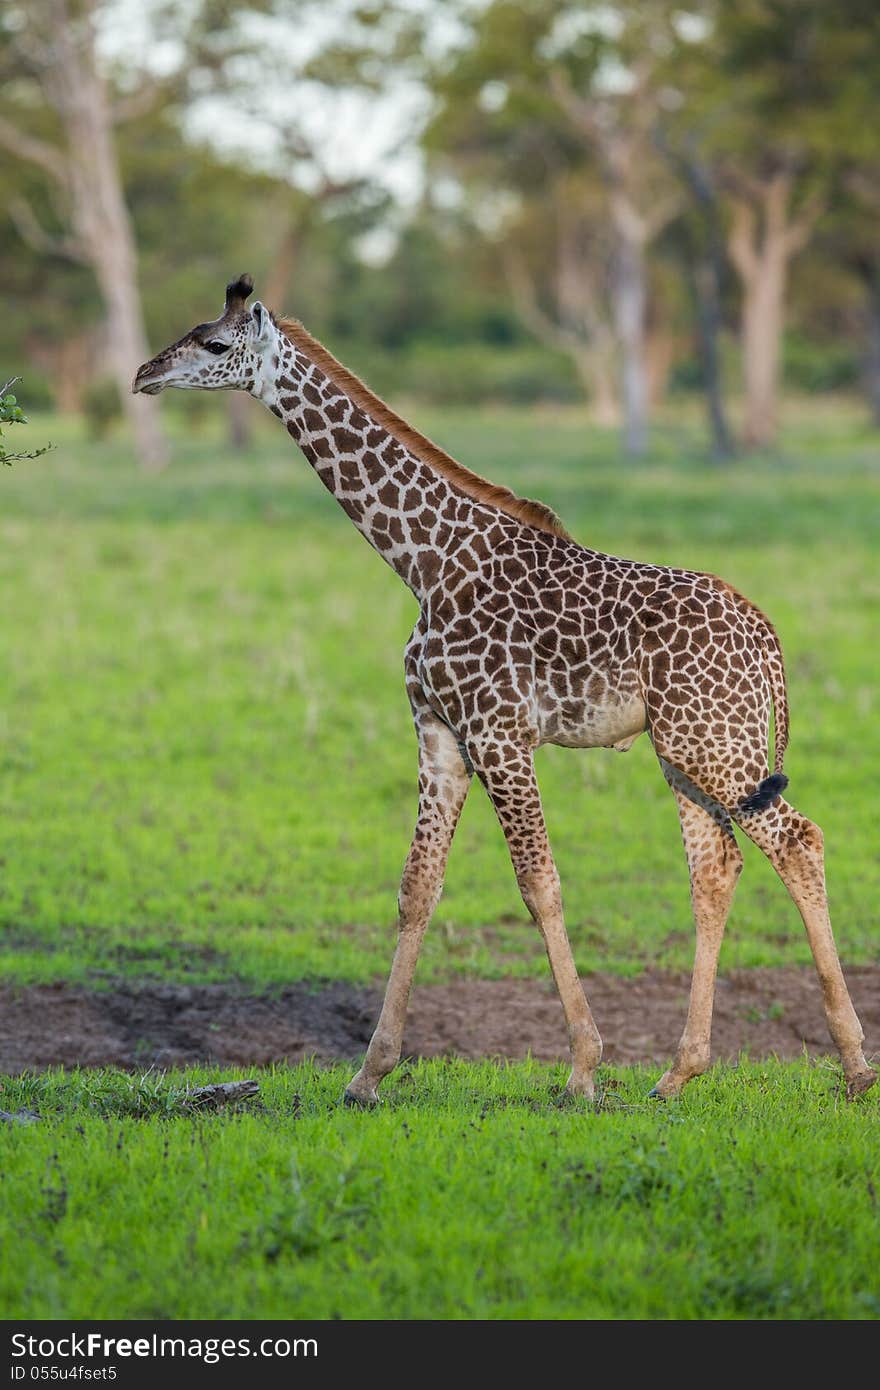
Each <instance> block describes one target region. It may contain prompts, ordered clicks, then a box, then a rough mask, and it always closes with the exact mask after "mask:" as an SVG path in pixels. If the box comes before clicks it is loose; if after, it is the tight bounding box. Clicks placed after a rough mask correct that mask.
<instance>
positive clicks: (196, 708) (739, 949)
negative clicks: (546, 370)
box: [0, 364, 880, 985]
mask: <svg viewBox="0 0 880 1390" xmlns="http://www.w3.org/2000/svg"><path fill="white" fill-rule="evenodd" d="M365 365H366V364H365ZM368 379H369V377H368ZM188 399H189V397H187V396H184V395H183V393H181V395H180V396H179V397H177V398H171V399H170V400H169V405H174V404H177V405H179V406H180V407H181V408H183V407H185V406H186V404H187V401H188ZM192 399H202V400H207V401H208V404H209V407H210V411H209V415H208V417H206V420H205V422H204V423H203V425H202V426H201V429H200V431H199V433H198V434H194V433H193V431H192V430H191V428H190V426H189V424H188V423H185V417H183V416H179V417H175V415H173V414H172V411H171V410H169V408H168V406H166V418H167V420H168V423H169V425H171V426H172V427H173V428H172V435H173V439H174V446H175V458H174V462H173V464H172V466H171V467H170V468H169V469H168V470H167V471H166V472H165V473H163V474H162V475H161V476H160V477H151V478H147V477H144V476H142V475H140V474H139V473H138V472H137V471H136V469H135V468H134V467H133V465H132V462H131V459H130V455H129V453H128V450H127V448H126V447H125V445H124V443H122V442H120V441H119V440H118V439H117V440H112V439H108V440H107V441H106V442H101V441H97V442H94V443H92V442H88V441H86V440H84V439H83V438H82V437H81V436H80V435H77V434H75V433H73V431H72V426H70V425H68V426H66V432H65V427H63V426H62V425H60V424H58V423H57V422H56V423H53V426H52V432H53V436H54V437H56V438H57V437H58V435H60V441H61V443H62V444H63V447H62V448H59V449H56V450H55V452H54V453H53V454H52V455H50V456H49V457H48V458H47V459H46V460H45V461H44V465H41V467H40V469H39V470H34V469H31V470H22V469H18V470H15V471H13V472H12V473H10V474H9V476H7V478H6V479H5V480H4V481H5V486H4V490H3V506H2V510H0V591H2V592H4V593H14V594H15V602H14V603H9V604H6V605H4V607H3V611H2V616H0V650H2V651H3V652H4V654H5V655H4V679H3V682H2V685H0V822H2V825H3V853H2V857H3V859H4V860H5V864H4V867H3V875H2V879H0V927H2V928H3V930H4V932H5V937H6V939H5V945H4V950H3V952H2V955H0V962H2V964H0V970H2V974H3V975H5V978H6V979H8V980H10V981H14V980H36V979H42V980H57V979H66V980H89V979H91V980H94V981H97V982H100V981H101V980H102V979H105V978H106V975H107V973H108V972H109V974H110V975H115V974H122V975H125V976H128V977H131V978H142V977H143V976H145V975H149V976H159V977H161V976H165V977H169V978H172V979H178V980H186V979H190V978H191V979H227V980H228V979H232V978H239V979H241V980H244V981H246V982H248V983H250V984H267V985H271V984H275V983H281V982H284V981H286V980H289V979H310V978H311V979H314V978H317V977H327V978H341V979H347V980H351V981H360V982H365V981H369V980H373V979H376V980H378V979H381V978H382V977H383V975H384V974H385V972H386V971H387V968H388V963H389V960H390V955H391V951H392V948H393V941H394V923H395V904H396V896H397V887H398V881H399V876H400V872H401V868H402V865H403V861H404V858H405V855H406V851H407V848H408V844H409V836H410V834H411V831H412V824H413V818H414V814H415V796H416V750H415V741H414V737H413V733H412V726H411V720H410V714H409V707H408V705H407V702H406V699H405V696H404V693H403V685H402V671H401V654H402V650H403V645H404V642H405V640H406V637H407V635H408V633H409V631H410V629H411V627H412V624H413V622H414V621H415V617H416V610H415V605H414V603H413V600H412V598H411V596H410V595H409V593H408V592H407V590H406V589H405V588H404V587H403V585H402V584H401V583H400V581H399V580H398V579H397V577H396V576H395V575H394V574H393V573H392V572H391V571H390V570H389V569H388V568H387V567H386V566H385V565H383V564H382V563H381V561H380V560H379V559H378V557H377V556H376V555H375V554H374V553H373V552H372V551H371V550H370V549H369V548H368V547H367V546H365V545H364V544H363V543H362V542H361V540H360V538H359V537H358V536H357V535H356V534H355V533H354V531H353V530H352V528H351V526H350V524H349V522H348V521H347V519H346V518H345V516H344V515H343V513H342V512H341V510H340V509H339V508H337V506H336V505H335V503H334V502H333V500H332V498H330V497H328V495H327V494H326V493H325V491H324V489H323V488H322V487H321V485H320V483H319V482H318V480H317V479H316V478H315V476H314V474H313V473H312V472H311V470H310V469H309V468H308V466H307V465H306V464H305V462H304V461H303V459H302V458H301V457H300V456H299V455H298V453H297V451H296V450H295V448H294V447H293V445H292V444H291V443H290V442H289V441H288V440H287V438H286V436H285V434H284V432H283V431H282V430H280V429H279V428H278V426H277V424H276V423H275V422H274V421H272V420H271V418H269V417H268V416H266V417H265V422H264V421H263V417H260V416H258V417H257V432H256V434H255V437H254V441H253V445H252V448H251V450H250V451H249V452H248V453H246V454H244V455H241V456H237V457H232V456H230V455H228V454H226V453H225V452H224V450H223V446H222V443H221V437H222V428H221V426H222V411H221V410H220V409H219V408H218V407H219V406H220V405H221V403H220V402H218V401H216V400H213V401H212V400H211V399H210V398H209V397H201V398H200V397H198V396H196V395H195V394H194V395H193V396H192ZM791 415H792V420H793V424H792V426H791V429H790V431H789V433H788V435H787V440H786V448H785V452H784V453H783V454H782V455H779V456H774V455H764V456H761V457H758V458H756V459H752V460H743V461H741V462H740V463H738V464H737V466H736V469H735V470H733V471H724V470H715V469H709V468H707V467H706V465H705V460H704V458H703V455H702V453H701V450H700V444H699V435H698V432H697V431H696V429H694V430H691V429H689V428H688V427H687V426H686V424H685V423H683V422H681V421H679V422H670V423H669V424H668V425H667V427H666V428H665V429H664V430H659V431H658V437H657V439H656V441H655V444H654V447H653V452H652V453H651V455H650V456H649V459H648V460H647V461H646V463H645V464H644V465H643V466H640V467H638V468H636V467H632V466H625V465H624V464H623V463H622V462H621V459H620V455H619V450H618V447H617V443H616V440H615V439H614V437H613V436H612V435H611V434H603V433H602V432H601V431H598V430H591V429H589V428H588V427H587V425H586V423H585V420H584V417H583V415H582V414H581V413H580V412H578V411H572V410H571V409H566V408H564V407H562V406H554V407H552V408H551V409H548V410H546V411H543V412H540V411H533V412H529V413H525V412H515V411H501V410H498V411H494V412H483V413H476V412H448V411H444V412H442V413H431V412H425V411H417V412H416V413H415V415H414V420H415V423H417V424H418V425H419V426H421V427H422V428H423V429H424V430H425V431H426V432H427V433H428V434H429V435H430V436H431V437H432V438H435V439H437V440H438V442H439V443H440V444H442V445H443V446H445V447H447V448H448V449H450V450H451V452H452V453H453V454H454V455H455V456H456V457H458V458H461V459H462V460H463V461H464V462H465V463H467V464H469V465H470V466H471V467H473V468H475V469H476V470H477V471H478V472H480V473H482V474H484V475H486V476H488V477H490V478H492V479H494V480H496V481H498V482H504V483H508V484H509V485H511V486H512V487H513V488H515V489H516V490H517V491H518V492H519V493H521V494H525V495H526V496H532V497H540V498H543V499H545V500H546V501H547V502H549V503H550V504H552V505H553V506H554V507H555V508H556V509H557V510H558V512H559V513H560V515H561V516H562V517H563V518H564V519H565V521H566V523H567V524H568V525H569V526H570V527H571V528H572V530H573V532H574V534H575V535H576V536H578V537H579V538H581V539H582V540H583V541H584V542H586V543H588V544H590V545H594V546H596V547H598V548H600V549H603V550H606V551H610V552H612V553H614V554H623V555H632V556H636V557H640V558H644V559H649V560H659V561H665V562H668V563H674V564H681V565H687V566H691V567H693V568H697V569H706V570H712V571H714V572H716V573H721V574H723V575H725V576H726V577H727V578H729V579H730V580H731V581H732V582H733V583H735V584H737V585H738V586H739V587H740V588H741V589H743V590H744V591H745V592H746V593H747V594H749V595H750V597H752V598H753V599H754V600H755V601H756V602H757V603H759V604H760V605H761V606H762V607H763V608H764V609H766V610H767V611H768V612H769V613H770V614H771V616H772V617H773V619H774V621H775V622H776V624H777V625H778V627H779V630H780V632H781V635H782V638H783V641H784V643H785V649H786V653H787V658H788V666H789V675H790V682H791V704H792V726H793V736H792V743H791V746H790V749H789V754H788V756H787V758H786V771H787V772H788V774H789V776H790V777H791V795H792V799H793V800H794V803H795V804H796V805H797V806H799V807H800V808H801V809H802V810H803V811H804V812H805V813H807V814H808V815H810V816H811V817H813V818H814V819H815V820H817V821H818V822H819V823H820V824H821V825H822V826H823V828H824V830H825V835H826V842H827V847H828V878H829V888H830V893H831V904H832V914H833V917H834V921H835V928H836V931H837V935H838V940H839V943H840V946H841V951H842V954H843V958H844V960H845V961H846V962H847V963H857V962H859V961H871V960H874V959H875V958H876V939H877V929H878V921H877V903H878V902H880V878H878V862H877V856H876V843H875V836H874V820H875V818H874V815H873V810H872V808H873V806H874V800H875V788H876V769H877V756H878V732H877V721H876V719H875V718H874V717H873V709H874V705H873V703H872V701H873V700H874V699H875V696H874V693H873V692H874V687H875V684H876V682H875V672H874V669H873V662H874V655H873V653H874V628H875V608H876V593H875V586H874V584H873V578H872V576H873V575H874V572H875V568H876V564H875V557H876V545H877V537H876V515H877V489H878V478H877V451H876V447H875V445H874V443H873V439H872V436H871V435H870V433H869V432H868V431H867V430H865V429H863V428H862V427H861V426H860V425H859V424H858V423H857V422H856V417H852V416H846V415H841V414H840V413H838V414H832V413H828V414H825V413H824V407H823V411H822V412H820V411H818V410H813V411H811V410H810V409H809V408H807V407H805V406H804V404H803V402H799V403H798V404H797V407H796V408H795V407H794V406H793V407H792V410H791ZM175 418H176V419H177V420H178V423H177V425H176V426H175V425H174V421H175ZM794 422H796V423H794ZM56 432H57V433H56ZM854 748H857V749H858V756H854V754H853V749H854ZM538 767H539V775H540V778H541V784H542V790H543V795H544V802H545V806H546V812H547V816H548V821H549V826H550V833H551V838H552V841H553V844H554V848H555V851H556V855H557V859H558V862H559V867H560V872H561V876H562V882H563V891H564V899H565V906H566V912H567V917H568V922H569V925H570V929H571V936H572V941H573V944H574V949H575V953H576V956H577V960H578V963H579V965H580V966H581V968H582V969H584V970H585V971H587V972H589V971H590V970H593V969H597V968H604V969H611V970H615V971H619V972H625V973H637V972H638V971H639V970H641V969H643V968H644V967H645V966H646V965H650V964H657V965H661V966H668V967H674V968H677V969H687V968H688V967H689V965H690V960H691V952H692V927H691V919H690V905H689V900H688V883H687V872H686V867H685V864H684V859H683V855H682V851H681V844H680V838H679V833H678V826H677V819H676V815H675V807H674V803H673V801H672V798H671V797H670V795H669V792H668V790H667V788H666V785H665V783H664V781H663V779H662V777H661V776H660V774H659V772H658V769H657V766H656V762H655V760H654V758H653V756H652V753H651V748H650V745H649V743H648V740H647V739H641V740H639V742H638V743H637V744H636V745H635V747H634V748H633V749H632V751H631V752H630V753H628V754H626V755H625V756H621V755H620V754H617V753H614V752H612V751H610V750H594V751H591V752H574V751H570V750H567V749H561V748H545V749H542V750H541V751H540V753H539V755H538ZM746 850H747V857H748V863H747V868H746V873H745V874H744V876H743V879H742V881H741V883H740V885H739V888H738V890H737V898H736V903H735V906H734V912H733V916H732V919H731V924H730V930H729V932H728V935H727V939H726V942H725V945H724V949H723V953H722V968H723V969H730V968H731V967H733V966H747V965H779V964H783V963H795V962H801V963H808V962H809V960H810V955H809V950H808V947H807V944H806V940H805V937H804V933H803V930H802V927H801V925H800V921H799V919H798V916H797V913H796V911H795V909H794V908H793V906H792V905H791V903H790V901H789V899H788V897H787V895H786V894H785V892H784V890H783V888H782V886H781V885H780V884H779V882H778V880H777V879H776V878H775V876H774V874H773V872H772V870H771V869H770V867H769V865H768V864H767V863H766V861H765V860H764V859H763V857H762V856H761V855H760V854H758V853H757V852H756V851H753V850H752V849H751V847H750V846H746ZM546 970H547V966H546V960H545V959H544V956H543V952H542V950H541V946H540V942H539V940H538V936H537V933H536V932H535V931H534V929H533V927H532V926H531V925H530V922H529V919H528V916H527V913H526V911H525V909H524V908H523V906H522V903H521V900H520V897H519V894H518V892H517V889H516V884H515V881H514V878H513V874H512V871H511V868H510V861H509V857H508V855H507V851H506V849H505V846H504V842H503V838H502V836H501V833H500V831H499V828H498V825H497V822H496V820H495V817H494V815H493V813H492V810H491V807H490V806H489V804H488V801H487V799H486V797H485V795H484V794H483V793H482V791H481V789H480V788H479V787H475V788H474V790H473V792H472V793H471V796H470V797H469V799H468V804H467V806H466V808H465V813H464V817H463V822H462V825H461V828H460V830H459V832H458V835H457V837H456V841H455V844H454V846H453V850H452V855H451V858H450V866H449V875H448V880H447V888H446V892H445V894H444V897H443V899H442V900H441V903H440V906H439V909H438V913H437V921H436V923H435V925H434V926H433V928H432V930H431V931H430V932H429V933H428V935H427V938H426V943H425V947H424V955H423V961H422V965H421V967H420V973H419V978H420V979H425V980H427V979H433V980H439V979H443V978H444V977H447V978H448V977H449V975H450V974H460V975H479V976H490V977H491V976H499V975H504V974H513V975H519V976H532V977H537V978H542V979H543V978H545V977H546Z"/></svg>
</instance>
